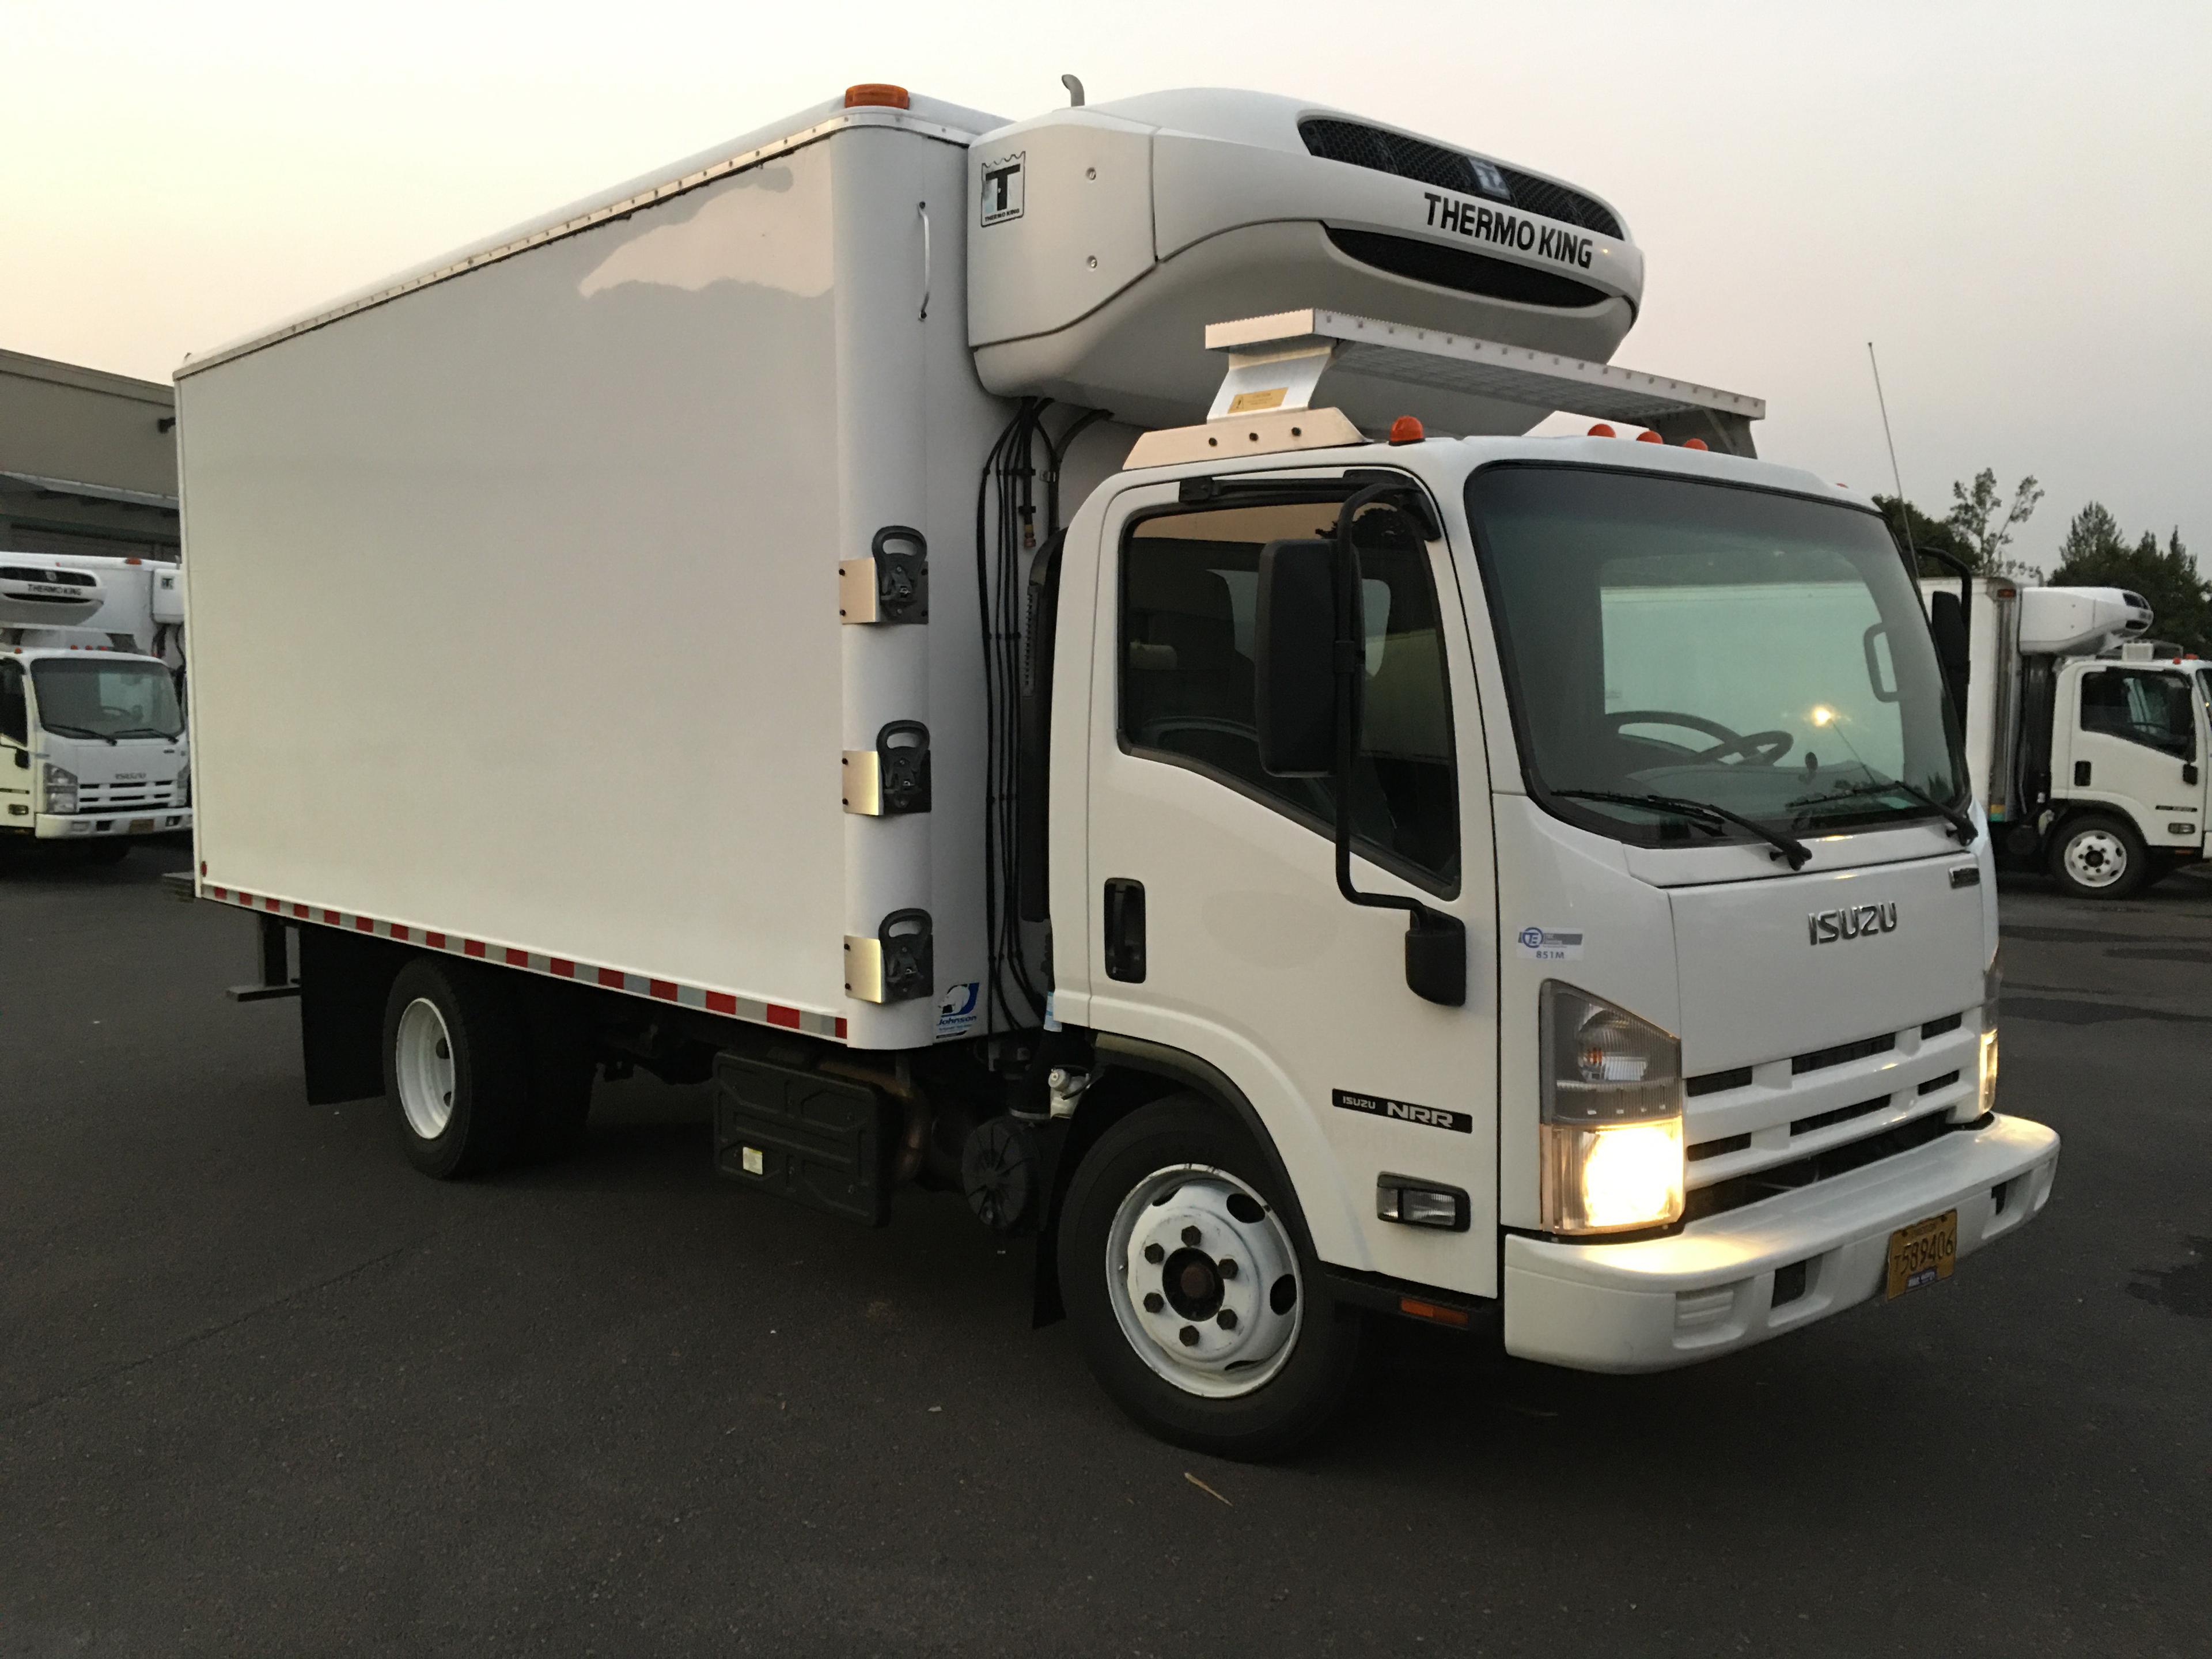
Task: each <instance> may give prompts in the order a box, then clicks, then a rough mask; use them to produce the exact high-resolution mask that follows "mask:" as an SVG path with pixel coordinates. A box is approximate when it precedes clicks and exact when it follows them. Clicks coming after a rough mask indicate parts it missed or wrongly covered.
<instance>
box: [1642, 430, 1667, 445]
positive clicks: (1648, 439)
mask: <svg viewBox="0 0 2212 1659" xmlns="http://www.w3.org/2000/svg"><path fill="white" fill-rule="evenodd" d="M1636 441H1637V442H1638V443H1640V444H1663V443H1665V442H1666V440H1665V439H1664V438H1662V437H1661V436H1660V435H1658V434H1657V433H1656V432H1639V433H1638V434H1637V435H1636Z"/></svg>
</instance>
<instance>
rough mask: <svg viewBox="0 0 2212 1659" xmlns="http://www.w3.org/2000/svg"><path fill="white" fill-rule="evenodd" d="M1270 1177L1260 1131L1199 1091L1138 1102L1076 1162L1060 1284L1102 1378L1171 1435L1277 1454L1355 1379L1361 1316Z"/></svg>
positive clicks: (1223, 1448) (1063, 1225)
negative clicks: (1338, 1289) (1254, 1132)
mask: <svg viewBox="0 0 2212 1659" xmlns="http://www.w3.org/2000/svg"><path fill="white" fill-rule="evenodd" d="M1273 1188H1274V1182H1273V1177H1272V1176H1271V1174H1270V1173H1269V1171H1268V1170H1267V1168H1266V1160H1265V1159H1263V1158H1261V1155H1260V1153H1259V1151H1258V1149H1257V1148H1256V1147H1255V1146H1254V1145H1253V1142H1252V1139H1251V1137H1250V1136H1249V1135H1248V1134H1246V1133H1244V1132H1243V1130H1242V1129H1241V1128H1240V1127H1237V1125H1236V1124H1235V1123H1234V1122H1233V1121H1231V1120H1230V1119H1228V1118H1227V1117H1226V1116H1225V1115H1223V1114H1222V1113H1220V1112H1219V1111H1218V1110H1216V1109H1213V1108H1212V1107H1210V1106H1208V1105H1207V1104H1206V1103H1204V1102H1202V1101H1200V1100H1199V1099H1198V1098H1197V1097H1194V1096H1181V1097H1175V1098H1173V1099H1170V1100H1165V1101H1162V1102H1159V1103H1157V1104H1154V1105H1151V1106H1146V1107H1143V1108H1141V1109H1139V1110H1137V1111H1135V1112H1133V1113H1131V1114H1130V1115H1128V1116H1127V1117H1126V1118H1124V1119H1122V1120H1121V1121H1120V1122H1119V1123H1116V1124H1115V1126H1114V1127H1112V1128H1110V1129H1109V1130H1108V1131H1107V1132H1106V1133H1105V1134H1104V1135H1103V1137H1101V1138H1100V1139H1099V1142H1098V1144H1097V1146H1094V1147H1093V1148H1091V1152H1090V1154H1089V1156H1088V1157H1086V1158H1085V1159H1084V1161H1083V1163H1082V1164H1081V1165H1080V1166H1079V1168H1078V1169H1077V1170H1076V1172H1075V1179H1074V1181H1073V1182H1072V1183H1071V1185H1070V1187H1069V1188H1068V1194H1067V1204H1066V1210H1065V1211H1064V1212H1063V1214H1062V1217H1061V1221H1060V1240H1059V1246H1058V1249H1057V1251H1056V1255H1057V1256H1058V1260H1059V1266H1060V1296H1061V1299H1062V1301H1063V1303H1064V1304H1065V1305H1066V1309H1067V1314H1068V1319H1069V1322H1071V1324H1072V1325H1073V1327H1074V1330H1075V1334H1076V1338H1077V1340H1078V1341H1079V1343H1080V1344H1081V1345H1082V1347H1083V1349H1084V1352H1085V1358H1088V1360H1089V1361H1090V1364H1091V1370H1092V1372H1093V1374H1094V1375H1096V1376H1097V1378H1098V1381H1099V1383H1100V1384H1101V1385H1102V1386H1103V1388H1104V1389H1105V1390H1106V1392H1107V1393H1108V1394H1109V1395H1111V1396H1112V1398H1113V1400H1114V1402H1115V1404H1116V1405H1118V1406H1119V1407H1121V1409H1122V1410H1123V1411H1124V1412H1126V1413H1128V1415H1129V1416H1130V1417H1131V1418H1133V1419H1135V1421H1136V1422H1137V1423H1138V1424H1139V1425H1141V1426H1142V1427H1144V1428H1145V1429H1146V1430H1147V1431H1150V1432H1152V1433H1153V1434H1156V1435H1158V1436H1159V1437H1160V1438H1162V1439H1164V1440H1169V1441H1172V1442H1174V1443H1176V1444H1177V1445H1182V1446H1189V1447H1191V1448H1193V1449H1196V1450H1200V1451H1205V1452H1211V1453H1212V1454H1214V1455H1218V1456H1222V1457H1235V1458H1244V1459H1256V1458H1265V1457H1273V1456H1276V1455H1280V1454H1281V1453H1284V1452H1286V1451H1288V1450H1290V1449H1291V1448H1293V1447H1294V1446H1296V1445H1297V1444H1298V1443H1300V1442H1302V1441H1304V1440H1305V1439H1306V1438H1308V1437H1310V1436H1311V1435H1312V1434H1313V1433H1314V1432H1315V1431H1317V1430H1319V1429H1320V1428H1321V1427H1322V1426H1323V1425H1325V1424H1326V1423H1327V1422H1328V1419H1329V1418H1330V1417H1331V1415H1333V1414H1334V1412H1335V1410H1336V1407H1337V1406H1338V1404H1339V1403H1340V1401H1342V1399H1343V1397H1344V1394H1345V1390H1346V1388H1347V1387H1348V1386H1349V1384H1350V1383H1351V1381H1352V1372H1353V1370H1354V1368H1355V1366H1356V1364H1357V1362H1358V1352H1359V1335H1360V1326H1359V1322H1358V1315H1357V1314H1356V1313H1355V1312H1353V1311H1352V1310H1349V1309H1342V1308H1339V1307H1338V1306H1337V1305H1336V1304H1335V1303H1334V1299H1333V1298H1332V1297H1330V1295H1329V1294H1328V1287H1327V1285H1325V1284H1324V1283H1323V1281H1322V1277H1321V1274H1320V1273H1319V1271H1318V1267H1317V1264H1316V1261H1314V1258H1313V1255H1312V1251H1311V1249H1310V1247H1309V1246H1308V1245H1307V1244H1306V1243H1305V1242H1304V1237H1303V1234H1302V1231H1301V1230H1300V1229H1299V1228H1298V1227H1297V1225H1296V1223H1295V1221H1294V1220H1293V1219H1292V1218H1291V1217H1290V1216H1289V1215H1288V1214H1287V1213H1285V1210H1284V1208H1283V1206H1282V1203H1281V1194H1278V1193H1276V1192H1275V1191H1274V1190H1273Z"/></svg>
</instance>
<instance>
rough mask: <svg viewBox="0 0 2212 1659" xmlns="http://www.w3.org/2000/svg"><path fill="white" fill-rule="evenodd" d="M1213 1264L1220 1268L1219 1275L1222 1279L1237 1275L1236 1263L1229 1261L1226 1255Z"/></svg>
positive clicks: (1232, 1277)
mask: <svg viewBox="0 0 2212 1659" xmlns="http://www.w3.org/2000/svg"><path fill="white" fill-rule="evenodd" d="M1214 1265H1215V1266H1216V1267H1218V1268H1219V1269H1220V1270H1221V1276H1222V1277H1223V1278H1224V1279H1234V1278H1236V1277H1237V1264H1236V1263H1235V1262H1234V1261H1231V1260H1230V1259H1229V1258H1228V1257H1226V1256H1224V1257H1223V1258H1222V1259H1221V1260H1220V1261H1218V1262H1216V1263H1215V1264H1214Z"/></svg>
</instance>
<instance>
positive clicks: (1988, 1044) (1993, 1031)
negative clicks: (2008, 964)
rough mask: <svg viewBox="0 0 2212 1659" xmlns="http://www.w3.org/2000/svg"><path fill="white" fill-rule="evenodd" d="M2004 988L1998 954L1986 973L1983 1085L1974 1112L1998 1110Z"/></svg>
mask: <svg viewBox="0 0 2212 1659" xmlns="http://www.w3.org/2000/svg"><path fill="white" fill-rule="evenodd" d="M2003 988H2004V974H2003V971H2002V969H1999V968H1998V966H1997V959H1996V957H1990V965H1989V969H1988V970H1987V971H1986V972H1985V973H1984V974H1983V975H1982V1048H1981V1065H1980V1086H1979V1087H1978V1088H1977V1089H1976V1090H1975V1091H1974V1115H1975V1116H1976V1117H1986V1116H1988V1115H1990V1113H1991V1112H1994V1111H1995V1110H1996V1109H1997V997H1998V994H2000V993H2001V992H2002V989H2003Z"/></svg>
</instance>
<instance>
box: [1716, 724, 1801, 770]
mask: <svg viewBox="0 0 2212 1659" xmlns="http://www.w3.org/2000/svg"><path fill="white" fill-rule="evenodd" d="M1796 741H1797V739H1796V738H1794V737H1792V736H1791V735H1790V733H1789V732H1747V733H1745V734H1744V735H1743V736H1742V737H1740V738H1729V740H1728V741H1727V742H1726V743H1723V744H1717V745H1716V746H1715V747H1713V748H1711V749H1708V750H1705V753H1703V754H1702V755H1699V757H1697V758H1698V759H1699V761H1700V762H1706V761H1710V762H1713V763H1718V762H1720V761H1722V760H1724V759H1726V758H1727V757H1729V756H1730V755H1741V756H1742V757H1743V764H1745V765H1746V766H1771V765H1773V764H1774V763H1775V762H1777V761H1778V760H1780V759H1781V758H1782V757H1784V755H1786V754H1788V753H1789V752H1790V749H1791V748H1792V747H1793V746H1794V745H1795V744H1796Z"/></svg>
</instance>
